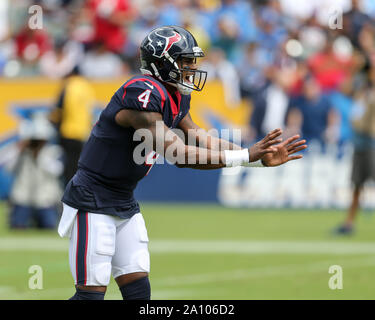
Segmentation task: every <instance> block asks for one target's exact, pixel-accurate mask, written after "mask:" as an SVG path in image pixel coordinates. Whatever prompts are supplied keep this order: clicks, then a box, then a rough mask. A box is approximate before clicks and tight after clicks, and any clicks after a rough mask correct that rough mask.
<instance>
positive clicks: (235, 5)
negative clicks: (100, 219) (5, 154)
mask: <svg viewBox="0 0 375 320" xmlns="http://www.w3.org/2000/svg"><path fill="white" fill-rule="evenodd" d="M33 5H38V6H40V7H41V8H42V14H43V18H42V22H43V26H42V29H32V28H30V26H29V23H30V18H31V17H32V16H33V14H35V12H36V11H31V12H29V11H28V9H29V8H30V7H31V6H33ZM163 25H179V26H182V27H184V28H186V29H188V30H189V31H191V32H192V33H193V35H194V36H195V37H196V39H197V41H198V43H199V45H200V47H202V49H203V50H204V51H205V53H206V57H205V58H204V59H203V60H202V62H201V66H200V68H201V69H204V70H207V71H208V77H209V80H212V79H216V80H219V81H221V82H222V83H223V86H224V92H225V99H226V101H227V103H228V105H230V106H232V107H233V108H235V107H236V106H238V105H239V102H240V101H241V100H245V101H248V104H249V106H251V117H250V119H249V125H248V126H247V128H246V130H245V131H246V134H245V138H246V140H247V142H253V141H254V140H257V139H260V138H262V137H263V136H264V135H265V134H266V133H267V132H268V131H269V130H271V129H274V128H276V127H282V128H284V129H285V130H284V132H285V135H291V134H294V133H301V134H302V135H303V137H304V138H305V139H307V141H308V142H310V141H313V140H316V141H317V142H318V143H319V144H320V145H321V147H322V148H323V150H324V148H325V146H326V145H329V144H335V145H338V146H339V147H344V146H345V145H346V144H347V143H348V142H352V141H353V139H354V141H355V143H357V147H359V148H368V147H370V148H373V146H374V145H375V143H374V141H375V116H374V114H375V112H374V108H375V96H374V94H373V93H372V89H373V86H374V83H375V1H373V0H330V1H329V0H314V1H312V0H311V1H300V0H252V1H250V0H173V1H172V0H18V1H10V0H2V1H0V78H1V77H3V78H19V77H34V76H43V77H47V78H51V79H65V78H67V77H69V76H71V75H72V74H73V75H80V77H81V78H85V79H89V80H90V79H109V80H111V79H115V78H124V80H125V79H126V77H128V76H130V75H132V74H135V73H138V72H139V58H138V53H139V45H140V43H141V41H142V40H143V38H144V37H145V35H146V34H147V33H148V32H149V31H150V30H151V29H153V28H155V27H158V26H163ZM74 81H75V83H78V84H77V85H78V86H80V87H81V88H87V85H86V84H85V83H83V82H82V81H83V80H82V79H81V80H80V81H78V80H77V78H75V80H74ZM80 90H81V89H80ZM80 90H78V91H80ZM82 90H83V89H82ZM85 90H88V91H89V89H85ZM65 94H66V92H65V91H64V90H63V92H62V93H61V97H63V96H64V95H65ZM79 94H80V92H76V93H73V95H79ZM77 99H78V98H77ZM60 100H61V99H60ZM76 101H80V100H76ZM60 102H61V101H60ZM62 105H63V103H60V109H61V108H62ZM71 105H72V106H73V107H72V110H73V109H74V108H76V107H77V108H78V107H79V106H78V105H79V103H71ZM57 108H59V106H57ZM73 111H74V110H73ZM73 111H72V112H70V114H71V116H72V117H74V112H73ZM86 120H87V119H85V121H86ZM85 123H88V121H86V122H85ZM60 129H61V128H60ZM60 131H61V130H60ZM65 131H66V132H69V134H68V135H71V132H74V136H67V137H65V139H66V140H67V144H65V146H64V144H62V146H63V148H64V147H65V149H66V150H68V151H67V152H69V150H73V149H74V148H77V150H76V151H74V152H73V153H75V156H73V158H72V159H73V160H72V161H75V162H76V160H74V159H76V157H77V156H79V150H80V149H79V148H80V146H81V145H82V143H83V141H84V138H85V137H84V136H85V134H86V133H85V134H81V133H79V132H78V133H77V134H76V133H75V132H76V130H75V129H74V130H70V129H69V130H65ZM60 135H61V132H60ZM63 138H64V137H63ZM72 141H73V143H72ZM65 142H66V141H65ZM69 175H71V173H69V174H67V177H68V176H69Z"/></svg>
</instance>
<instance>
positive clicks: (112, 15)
mask: <svg viewBox="0 0 375 320" xmlns="http://www.w3.org/2000/svg"><path fill="white" fill-rule="evenodd" d="M87 9H88V11H89V14H90V16H91V19H92V21H93V25H94V38H93V42H103V43H104V44H105V46H106V47H107V49H108V50H110V51H114V52H117V53H121V51H122V50H123V48H124V46H125V44H126V42H127V34H126V31H125V28H124V27H125V26H126V24H129V23H131V22H132V21H133V20H134V18H135V10H134V9H133V8H132V7H131V3H130V1H129V0H89V1H88V4H87Z"/></svg>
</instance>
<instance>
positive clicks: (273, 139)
mask: <svg viewBox="0 0 375 320" xmlns="http://www.w3.org/2000/svg"><path fill="white" fill-rule="evenodd" d="M281 134H282V130H281V129H275V130H272V131H271V132H269V133H268V134H267V135H266V136H265V137H264V138H263V139H262V140H260V141H259V142H257V143H256V144H254V145H253V146H251V147H250V148H249V153H250V159H249V160H250V162H254V161H258V160H259V159H263V157H264V156H265V155H266V154H271V153H275V152H277V151H278V150H277V148H276V147H275V146H274V145H275V144H278V143H280V142H281V141H282V139H281V138H277V137H279V136H280V135H281Z"/></svg>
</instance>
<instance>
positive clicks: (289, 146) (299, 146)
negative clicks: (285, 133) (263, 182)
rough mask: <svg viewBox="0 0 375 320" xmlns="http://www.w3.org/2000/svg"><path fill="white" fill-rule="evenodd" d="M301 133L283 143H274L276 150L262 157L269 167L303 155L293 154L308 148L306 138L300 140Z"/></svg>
mask: <svg viewBox="0 0 375 320" xmlns="http://www.w3.org/2000/svg"><path fill="white" fill-rule="evenodd" d="M299 137H300V136H299V135H295V136H292V137H290V138H289V139H287V140H285V141H284V142H282V143H279V144H276V145H273V148H275V149H276V151H275V152H272V153H266V154H265V155H264V156H263V157H262V162H263V164H264V165H265V166H267V167H276V166H279V165H282V164H284V163H286V162H288V161H291V160H297V159H301V158H302V155H296V156H292V154H294V153H296V152H298V151H301V150H303V149H306V148H307V145H306V144H305V143H306V140H299V141H297V140H298V139H299Z"/></svg>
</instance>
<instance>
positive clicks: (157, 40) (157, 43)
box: [148, 29, 182, 58]
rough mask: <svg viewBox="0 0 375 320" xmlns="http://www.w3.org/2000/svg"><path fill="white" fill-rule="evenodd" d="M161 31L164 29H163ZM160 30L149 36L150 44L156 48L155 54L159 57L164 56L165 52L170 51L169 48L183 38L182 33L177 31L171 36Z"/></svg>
mask: <svg viewBox="0 0 375 320" xmlns="http://www.w3.org/2000/svg"><path fill="white" fill-rule="evenodd" d="M160 31H162V29H161V30H160ZM160 31H158V30H156V31H155V32H153V33H152V34H151V35H149V36H148V40H149V43H148V45H149V46H150V47H151V48H153V50H154V53H153V56H155V57H158V58H161V57H163V56H164V55H165V53H166V52H168V50H169V49H170V48H171V47H172V46H173V44H175V43H177V42H179V41H180V40H181V39H182V37H181V35H180V34H178V33H177V32H175V31H173V34H172V35H171V36H165V35H162V34H161V33H160ZM151 36H152V39H151Z"/></svg>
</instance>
